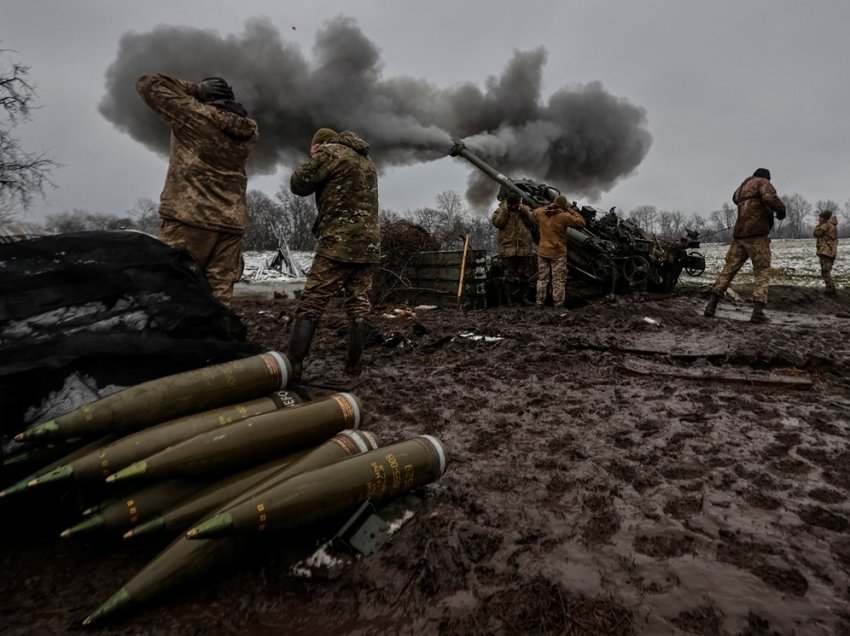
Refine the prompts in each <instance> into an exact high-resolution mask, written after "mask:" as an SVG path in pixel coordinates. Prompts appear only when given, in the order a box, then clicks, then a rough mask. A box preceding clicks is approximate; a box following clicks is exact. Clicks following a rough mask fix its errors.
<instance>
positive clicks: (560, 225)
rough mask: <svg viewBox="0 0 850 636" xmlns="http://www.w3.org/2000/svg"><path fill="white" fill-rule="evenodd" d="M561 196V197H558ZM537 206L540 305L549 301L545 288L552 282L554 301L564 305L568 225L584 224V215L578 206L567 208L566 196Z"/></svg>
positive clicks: (538, 303) (538, 295) (538, 293)
mask: <svg viewBox="0 0 850 636" xmlns="http://www.w3.org/2000/svg"><path fill="white" fill-rule="evenodd" d="M559 199H561V201H559ZM555 201H556V202H555V203H550V204H549V205H547V206H546V207H541V208H537V209H536V210H534V212H532V218H533V219H534V221H535V222H536V223H537V225H538V226H539V227H540V243H539V244H538V247H537V305H538V306H539V307H542V306H543V304H544V303H545V302H546V289H547V287H548V285H549V284H550V282H551V285H552V302H553V303H554V305H555V307H563V306H564V301H565V300H566V292H567V228H570V227H584V226H585V220H584V217H583V216H582V215H581V214H579V212H578V210H576V209H575V208H572V207H570V208H567V204H566V199H565V198H564V197H560V196H559V197H558V198H557V199H555Z"/></svg>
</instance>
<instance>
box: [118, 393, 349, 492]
mask: <svg viewBox="0 0 850 636" xmlns="http://www.w3.org/2000/svg"><path fill="white" fill-rule="evenodd" d="M361 412H362V410H361V407H360V401H359V400H358V399H357V398H356V397H354V396H353V395H351V394H350V393H336V394H334V395H331V396H329V397H326V398H321V399H318V400H313V401H311V402H305V403H303V404H299V405H298V406H294V407H292V408H289V409H284V410H281V411H275V412H274V413H266V414H265V415H258V416H256V417H252V418H250V419H247V420H243V421H241V422H236V423H234V424H230V425H228V426H223V427H222V428H219V429H216V430H214V431H210V432H209V433H204V434H202V435H197V436H195V437H193V438H191V439H188V440H186V441H185V442H180V443H179V444H175V445H174V446H171V447H170V448H166V449H165V450H163V451H160V452H159V453H156V454H154V455H151V456H150V457H148V458H146V459H144V460H142V461H139V462H136V463H135V464H131V465H130V466H127V468H124V469H123V470H120V471H118V472H117V473H115V474H114V475H110V476H109V477H108V478H107V480H106V481H109V482H113V481H120V480H123V479H130V478H136V477H146V478H149V479H161V478H168V477H193V476H200V475H212V474H215V473H220V472H225V471H228V470H230V471H233V470H238V469H240V468H242V467H244V466H249V465H252V464H257V463H259V462H262V461H267V460H269V459H271V458H274V457H279V456H281V455H283V454H286V453H291V452H294V451H296V450H300V449H302V448H307V447H309V446H312V445H315V444H318V443H320V442H322V441H324V440H326V439H328V438H329V437H330V436H332V435H334V434H335V433H337V432H339V431H341V430H342V429H344V428H359V427H360V422H361V420H362V416H361Z"/></svg>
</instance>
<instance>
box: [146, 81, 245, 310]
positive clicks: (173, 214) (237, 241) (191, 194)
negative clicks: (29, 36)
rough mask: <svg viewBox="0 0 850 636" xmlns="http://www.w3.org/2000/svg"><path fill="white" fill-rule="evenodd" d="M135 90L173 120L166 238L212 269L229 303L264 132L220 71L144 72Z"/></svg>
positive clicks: (217, 290) (210, 276)
mask: <svg viewBox="0 0 850 636" xmlns="http://www.w3.org/2000/svg"><path fill="white" fill-rule="evenodd" d="M136 91H137V92H138V93H139V95H140V96H141V97H142V99H144V100H145V102H146V103H147V105H148V106H150V107H151V108H152V109H153V110H155V111H156V112H157V114H158V115H159V116H160V117H162V118H163V119H164V120H165V121H166V122H168V124H169V125H170V126H171V157H170V159H169V162H168V173H167V175H166V177H165V186H164V187H163V189H162V195H161V196H160V203H159V216H160V218H161V220H162V225H161V227H160V231H159V240H160V241H162V242H163V243H165V244H166V245H170V246H171V247H174V248H177V249H182V250H185V251H186V252H188V253H189V255H190V256H191V257H192V258H193V259H195V261H196V262H197V263H198V264H199V265H200V266H201V267H202V268H203V270H204V272H206V276H207V280H208V281H209V283H210V287H211V288H212V292H213V295H214V296H215V297H216V298H217V299H218V300H220V301H221V302H222V303H223V304H224V305H229V304H230V298H231V296H232V295H233V284H234V283H235V282H236V281H237V280H239V277H240V276H241V275H242V267H243V261H242V235H243V234H244V233H245V226H246V223H247V218H248V213H247V207H246V205H245V191H246V188H247V185H248V177H247V175H246V173H245V164H246V163H247V161H248V156H249V155H250V154H251V151H252V150H253V148H254V146H255V145H256V144H257V140H258V139H259V133H258V129H257V122H255V121H254V120H253V119H250V118H249V117H248V116H247V112H246V111H245V108H244V107H243V106H242V105H241V104H239V103H238V102H236V101H234V96H233V90H232V89H231V88H230V86H229V85H228V84H227V82H226V81H224V80H223V79H221V78H220V77H208V78H206V79H204V80H203V81H202V82H201V83H200V84H196V83H194V82H188V81H186V80H180V79H175V78H172V77H168V76H166V75H142V76H141V77H140V78H139V79H138V80H137V81H136Z"/></svg>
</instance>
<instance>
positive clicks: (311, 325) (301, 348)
mask: <svg viewBox="0 0 850 636" xmlns="http://www.w3.org/2000/svg"><path fill="white" fill-rule="evenodd" d="M317 322H318V321H317V320H314V319H312V318H296V319H295V320H293V321H292V326H291V327H290V328H289V348H288V349H287V350H286V357H287V358H288V359H289V362H290V364H292V382H293V383H295V384H297V383H298V382H300V381H301V371H302V369H303V365H304V358H306V357H307V353H308V352H309V351H310V343H311V342H312V340H313V333H314V332H315V331H316V323H317Z"/></svg>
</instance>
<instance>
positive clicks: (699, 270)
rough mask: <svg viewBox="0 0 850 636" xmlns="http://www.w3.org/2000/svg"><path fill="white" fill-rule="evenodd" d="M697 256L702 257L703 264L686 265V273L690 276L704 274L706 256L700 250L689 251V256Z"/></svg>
mask: <svg viewBox="0 0 850 636" xmlns="http://www.w3.org/2000/svg"><path fill="white" fill-rule="evenodd" d="M691 256H696V257H699V258H700V259H702V265H701V266H697V267H686V268H685V273H686V274H687V275H688V276H702V273H703V272H704V271H705V257H704V256H703V255H702V254H700V253H699V252H688V257H691Z"/></svg>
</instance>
